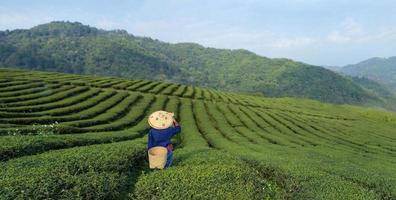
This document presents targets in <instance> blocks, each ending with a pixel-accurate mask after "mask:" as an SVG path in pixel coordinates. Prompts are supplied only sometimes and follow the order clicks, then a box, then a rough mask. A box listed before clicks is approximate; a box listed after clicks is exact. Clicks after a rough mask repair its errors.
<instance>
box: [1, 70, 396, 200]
mask: <svg viewBox="0 0 396 200" xmlns="http://www.w3.org/2000/svg"><path fill="white" fill-rule="evenodd" d="M159 109H164V110H167V111H173V112H174V113H175V114H176V118H177V119H178V120H179V121H180V124H181V126H182V132H181V134H180V135H178V137H177V138H175V141H174V143H175V144H176V151H175V158H176V160H175V161H174V166H173V167H171V168H170V169H168V170H164V171H149V170H148V169H147V166H148V165H147V161H146V160H147V158H146V145H145V144H146V141H147V134H146V133H147V130H148V128H149V127H148V124H147V117H148V115H149V114H150V113H151V112H153V111H155V110H159ZM0 116H1V117H0V135H1V136H0V158H1V160H2V162H0V165H1V166H0V188H2V189H1V192H0V199H29V198H38V199H159V198H163V199H191V198H195V199H202V198H203V199H230V198H238V199H395V198H396V174H395V173H394V169H395V168H396V163H395V162H394V160H395V159H394V158H395V157H396V132H395V130H396V116H395V114H394V113H390V112H383V111H378V110H372V109H367V108H361V107H354V106H340V105H332V104H324V103H319V102H317V101H313V100H304V99H295V98H279V99H276V98H263V97H259V96H250V95H243V94H238V93H228V92H220V91H216V90H211V89H204V88H200V87H192V86H186V85H178V84H173V83H168V82H158V81H147V80H127V79H121V78H114V77H97V76H81V75H70V74H62V73H55V72H34V71H25V70H11V69H0Z"/></svg>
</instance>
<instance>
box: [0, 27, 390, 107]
mask: <svg viewBox="0 0 396 200" xmlns="http://www.w3.org/2000/svg"><path fill="white" fill-rule="evenodd" d="M0 41H1V42H0V66H3V67H19V68H24V69H34V70H46V71H57V72H67V73H75V74H92V75H110V76H120V77H125V78H133V79H151V80H166V81H171V82H175V83H180V84H189V85H196V86H202V87H210V88H214V89H220V90H225V91H239V92H249V93H258V94H264V95H265V96H272V97H282V96H292V97H303V98H310V99H315V100H320V101H323V102H330V103H347V104H360V105H367V104H370V105H372V104H375V105H379V106H383V104H384V102H382V101H381V99H382V98H381V97H378V96H373V95H372V94H370V93H367V92H366V91H365V90H364V89H363V88H361V87H360V86H359V85H357V84H355V83H354V82H353V81H352V80H350V79H348V78H345V77H343V76H341V75H339V74H336V73H334V72H332V71H330V70H326V69H324V68H321V67H317V66H311V65H307V64H304V63H300V62H295V61H292V60H289V59H269V58H266V57H263V56H258V55H256V54H254V53H252V52H249V51H246V50H226V49H214V48H205V47H203V46H201V45H198V44H194V43H179V44H170V43H165V42H161V41H158V40H155V39H151V38H146V37H137V36H134V35H131V34H128V33H127V32H126V31H122V30H115V31H104V30H100V29H97V28H94V27H89V26H85V25H82V24H81V23H70V22H52V23H48V24H43V25H39V26H36V27H33V28H31V29H28V30H13V31H2V32H0Z"/></svg>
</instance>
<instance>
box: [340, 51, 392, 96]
mask: <svg viewBox="0 0 396 200" xmlns="http://www.w3.org/2000/svg"><path fill="white" fill-rule="evenodd" d="M341 72H343V73H345V74H349V75H351V76H358V77H367V78H368V79H371V80H374V81H377V82H379V83H382V84H384V85H386V86H388V87H389V88H390V89H392V90H393V91H395V92H396V56H393V57H389V58H378V57H376V58H370V59H368V60H364V61H362V62H359V63H357V64H352V65H347V66H345V67H343V68H341Z"/></svg>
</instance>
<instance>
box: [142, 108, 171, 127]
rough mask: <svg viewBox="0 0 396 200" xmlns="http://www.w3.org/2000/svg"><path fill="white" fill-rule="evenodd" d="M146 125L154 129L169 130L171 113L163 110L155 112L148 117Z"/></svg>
mask: <svg viewBox="0 0 396 200" xmlns="http://www.w3.org/2000/svg"><path fill="white" fill-rule="evenodd" d="M148 123H149V124H150V126H151V127H153V128H155V129H166V128H169V127H170V126H171V125H172V123H173V113H169V112H166V111H163V110H159V111H155V112H153V113H152V114H151V115H150V116H149V118H148Z"/></svg>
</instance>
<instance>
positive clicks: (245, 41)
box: [0, 0, 396, 66]
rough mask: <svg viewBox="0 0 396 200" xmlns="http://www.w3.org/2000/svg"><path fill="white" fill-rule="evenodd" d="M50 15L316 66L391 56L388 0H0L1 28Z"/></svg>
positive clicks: (394, 30) (392, 17)
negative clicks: (244, 50)
mask: <svg viewBox="0 0 396 200" xmlns="http://www.w3.org/2000/svg"><path fill="white" fill-rule="evenodd" d="M51 21H72V22H74V21H78V22H81V23H83V24H86V25H90V26H93V27H97V28H101V29H105V30H113V29H124V30H127V31H128V32H129V33H131V34H133V35H137V36H146V37H151V38H154V39H159V40H162V41H165V42H171V43H177V42H195V43H199V44H201V45H203V46H206V47H215V48H227V49H247V50H250V51H253V52H255V53H256V54H259V55H262V56H266V57H270V58H290V59H293V60H297V61H301V62H305V63H309V64H313V65H321V66H343V65H346V64H353V63H357V62H360V61H362V60H365V59H368V58H371V57H390V56H396V1H394V0H261V1H259V0H195V1H192V0H96V1H94V0H78V1H76V0H68V1H64V0H63V1H60V0H8V1H7V0H2V1H0V30H6V29H9V30H12V29H20V28H24V29H25V28H31V27H33V26H36V25H38V24H43V23H48V22H51Z"/></svg>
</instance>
